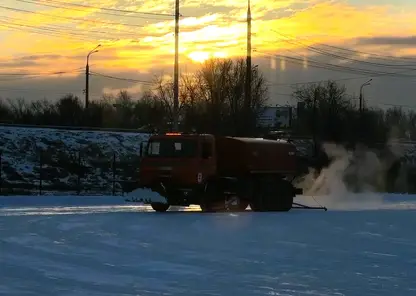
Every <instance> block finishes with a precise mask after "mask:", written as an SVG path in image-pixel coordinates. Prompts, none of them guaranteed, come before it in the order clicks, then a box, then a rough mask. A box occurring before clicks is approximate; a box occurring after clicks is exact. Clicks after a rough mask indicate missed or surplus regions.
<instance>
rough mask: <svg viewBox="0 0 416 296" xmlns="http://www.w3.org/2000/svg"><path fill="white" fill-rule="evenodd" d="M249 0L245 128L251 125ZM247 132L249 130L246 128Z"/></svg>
mask: <svg viewBox="0 0 416 296" xmlns="http://www.w3.org/2000/svg"><path fill="white" fill-rule="evenodd" d="M250 6H251V5H250V0H248V5H247V61H246V87H245V106H244V107H245V112H246V116H247V117H246V122H247V123H248V124H247V125H246V127H247V128H249V127H251V117H252V116H251V112H250V111H251V110H250V109H251V7H250ZM247 132H249V131H248V130H247Z"/></svg>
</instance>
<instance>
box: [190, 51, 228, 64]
mask: <svg viewBox="0 0 416 296" xmlns="http://www.w3.org/2000/svg"><path fill="white" fill-rule="evenodd" d="M188 57H189V58H190V59H191V60H192V61H193V62H197V63H203V62H205V61H206V60H209V59H210V58H226V57H227V54H226V53H225V52H208V51H193V52H191V53H190V54H188Z"/></svg>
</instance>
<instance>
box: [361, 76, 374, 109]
mask: <svg viewBox="0 0 416 296" xmlns="http://www.w3.org/2000/svg"><path fill="white" fill-rule="evenodd" d="M371 81H373V79H370V80H368V81H367V82H365V83H363V84H362V85H361V87H360V112H363V88H364V86H367V85H370V84H371Z"/></svg>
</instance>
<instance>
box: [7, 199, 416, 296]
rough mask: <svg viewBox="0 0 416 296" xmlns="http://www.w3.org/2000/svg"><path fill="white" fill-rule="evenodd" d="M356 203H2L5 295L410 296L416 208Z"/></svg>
mask: <svg viewBox="0 0 416 296" xmlns="http://www.w3.org/2000/svg"><path fill="white" fill-rule="evenodd" d="M303 199H304V200H305V201H307V202H311V203H312V204H313V202H312V201H311V199H309V198H308V197H303ZM360 200H361V197H360V198H357V199H355V200H354V201H353V202H351V203H349V204H339V203H333V202H332V204H331V200H329V199H328V200H325V199H321V200H319V202H322V203H323V204H325V205H327V206H328V211H327V212H324V211H317V210H315V211H311V210H292V211H290V212H288V213H254V212H251V211H249V210H248V211H246V212H244V213H215V214H211V213H201V212H199V208H198V207H193V208H190V209H180V208H175V209H173V211H171V212H167V213H155V212H153V211H152V210H151V209H150V208H149V207H146V206H141V205H135V204H128V203H126V202H125V201H124V199H123V198H122V197H106V196H102V197H76V196H48V197H36V196H32V197H27V196H21V197H18V196H17V197H16V196H13V197H0V294H1V295H181V296H182V295H227V296H228V295H230V296H231V295H236V296H237V295H238V296H240V295H241V296H243V295H354V296H364V295H377V296H381V295H388V296H391V295H416V231H415V229H414V227H415V226H414V225H416V211H415V209H416V197H415V196H411V195H384V196H383V197H382V200H379V199H378V200H376V201H375V200H372V201H371V202H360ZM362 200H364V199H362Z"/></svg>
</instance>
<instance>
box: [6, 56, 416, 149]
mask: <svg viewBox="0 0 416 296" xmlns="http://www.w3.org/2000/svg"><path fill="white" fill-rule="evenodd" d="M252 73H253V74H252V77H253V79H252V83H253V84H252V98H253V99H252V105H251V113H250V114H247V113H245V112H244V109H243V107H244V97H245V94H244V90H245V88H244V84H245V79H246V78H245V61H244V60H243V59H240V60H236V61H233V60H210V61H208V62H206V63H204V64H203V65H202V66H201V68H200V69H199V70H198V71H197V72H196V73H193V74H191V75H183V76H182V77H181V78H180V94H179V97H180V118H181V129H182V130H191V129H196V130H197V131H200V132H209V133H217V134H227V135H247V134H252V135H253V132H254V131H257V132H258V133H260V132H261V131H259V130H258V129H257V130H256V119H257V118H258V116H259V114H260V113H261V111H262V110H263V108H264V107H265V106H266V105H268V103H269V91H268V87H267V82H266V80H265V78H264V76H263V74H262V73H261V72H260V71H259V70H258V67H253V70H252ZM172 86H173V82H172V81H170V80H163V79H156V80H155V83H154V85H153V86H152V88H151V89H150V90H148V91H146V92H145V93H144V94H143V95H142V96H141V97H139V98H134V97H132V96H131V95H130V94H129V93H127V92H125V91H122V92H120V93H119V94H118V95H116V96H110V95H104V96H103V98H102V99H100V100H97V101H92V102H91V103H90V105H89V108H88V109H87V110H86V109H85V108H84V104H83V100H81V99H79V98H78V97H76V96H74V95H72V94H68V95H66V96H64V97H62V98H61V99H59V100H58V101H55V102H52V101H47V100H41V101H30V100H25V99H13V100H11V99H7V100H1V101H0V121H1V122H7V123H15V124H35V125H63V126H90V127H104V128H132V129H138V128H144V127H151V128H157V129H159V130H169V128H170V126H171V122H172V120H173V87H172ZM293 97H294V99H295V100H296V101H297V102H298V106H300V108H297V110H296V111H294V112H293V120H292V132H293V133H295V134H298V135H302V136H308V137H311V136H315V137H316V139H317V140H318V141H320V142H321V141H331V142H338V143H344V144H345V143H355V142H356V141H365V142H367V143H376V142H377V143H384V142H386V141H387V140H388V139H389V138H391V137H395V138H406V139H415V138H416V114H415V113H414V112H413V111H404V110H402V109H400V108H390V109H387V110H382V109H380V108H364V110H363V112H359V110H358V98H356V97H351V96H350V95H348V93H347V89H346V88H345V86H343V85H340V84H338V83H336V82H334V81H328V82H325V83H321V84H307V85H303V86H300V87H298V88H296V89H294V91H293ZM247 126H248V127H249V128H250V129H251V130H247Z"/></svg>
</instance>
